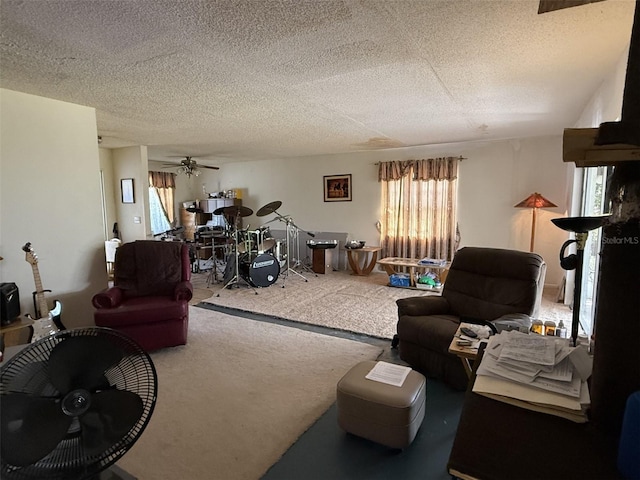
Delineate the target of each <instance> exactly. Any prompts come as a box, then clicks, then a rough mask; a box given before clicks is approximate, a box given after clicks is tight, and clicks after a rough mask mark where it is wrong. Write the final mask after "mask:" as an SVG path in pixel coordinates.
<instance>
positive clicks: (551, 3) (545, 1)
mask: <svg viewBox="0 0 640 480" xmlns="http://www.w3.org/2000/svg"><path fill="white" fill-rule="evenodd" d="M602 1H604V0H540V5H539V6H538V13H546V12H553V11H554V10H562V9H563V8H571V7H577V6H580V5H587V4H589V3H596V2H602Z"/></svg>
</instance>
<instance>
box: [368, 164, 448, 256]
mask: <svg viewBox="0 0 640 480" xmlns="http://www.w3.org/2000/svg"><path fill="white" fill-rule="evenodd" d="M458 162H459V159H458V158H456V157H447V158H430V159H426V160H406V161H393V162H382V163H380V164H379V167H378V181H379V182H380V183H381V188H382V219H381V221H380V223H381V226H380V245H381V246H382V249H383V250H382V252H383V254H384V256H387V257H403V258H425V257H429V258H437V259H446V260H448V261H451V259H452V258H453V254H454V252H455V248H456V247H457V241H456V220H457V219H456V198H457V179H458Z"/></svg>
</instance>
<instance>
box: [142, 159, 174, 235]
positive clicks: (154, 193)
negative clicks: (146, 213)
mask: <svg viewBox="0 0 640 480" xmlns="http://www.w3.org/2000/svg"><path fill="white" fill-rule="evenodd" d="M175 177H176V174H175V173H168V172H149V199H150V204H151V205H154V204H155V205H157V203H156V202H155V201H154V200H155V198H154V197H157V199H158V200H159V207H160V209H161V211H162V217H163V218H161V219H158V222H157V223H159V224H163V225H166V224H165V223H164V222H165V221H166V222H168V223H169V224H173V221H174V219H175V215H174V208H173V202H174V191H175V189H176V181H175ZM151 216H152V217H153V215H151ZM169 228H171V227H169ZM169 228H165V229H164V230H162V231H166V230H169Z"/></svg>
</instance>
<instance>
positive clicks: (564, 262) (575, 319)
mask: <svg viewBox="0 0 640 480" xmlns="http://www.w3.org/2000/svg"><path fill="white" fill-rule="evenodd" d="M609 217H610V215H603V216H599V217H565V218H553V219H551V221H552V222H553V223H554V225H555V226H557V227H560V228H561V229H562V230H566V231H567V232H574V233H575V234H576V238H575V239H571V240H567V241H566V242H564V244H563V245H562V248H561V249H560V266H561V267H562V268H563V269H564V270H575V271H576V279H575V286H574V287H573V316H572V320H571V344H572V346H574V347H575V346H576V343H577V339H578V325H579V324H580V302H581V293H582V263H583V262H582V260H583V258H584V246H585V243H586V242H587V237H588V236H589V231H590V230H594V229H596V228H599V227H601V226H602V225H603V224H604V223H605V222H606V220H607V219H608V218H609ZM572 243H575V244H576V253H572V254H571V255H565V250H566V249H567V247H568V246H569V245H571V244H572Z"/></svg>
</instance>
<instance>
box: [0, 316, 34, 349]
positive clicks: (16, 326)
mask: <svg viewBox="0 0 640 480" xmlns="http://www.w3.org/2000/svg"><path fill="white" fill-rule="evenodd" d="M32 325H33V320H31V319H30V318H25V317H19V318H18V320H16V321H14V322H12V323H10V324H9V325H3V326H2V327H0V359H2V357H3V353H4V347H5V345H4V336H5V334H7V333H9V332H16V331H18V330H20V329H22V328H27V327H31V326H32ZM31 334H33V332H31ZM30 340H31V335H30V336H29V341H30Z"/></svg>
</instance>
